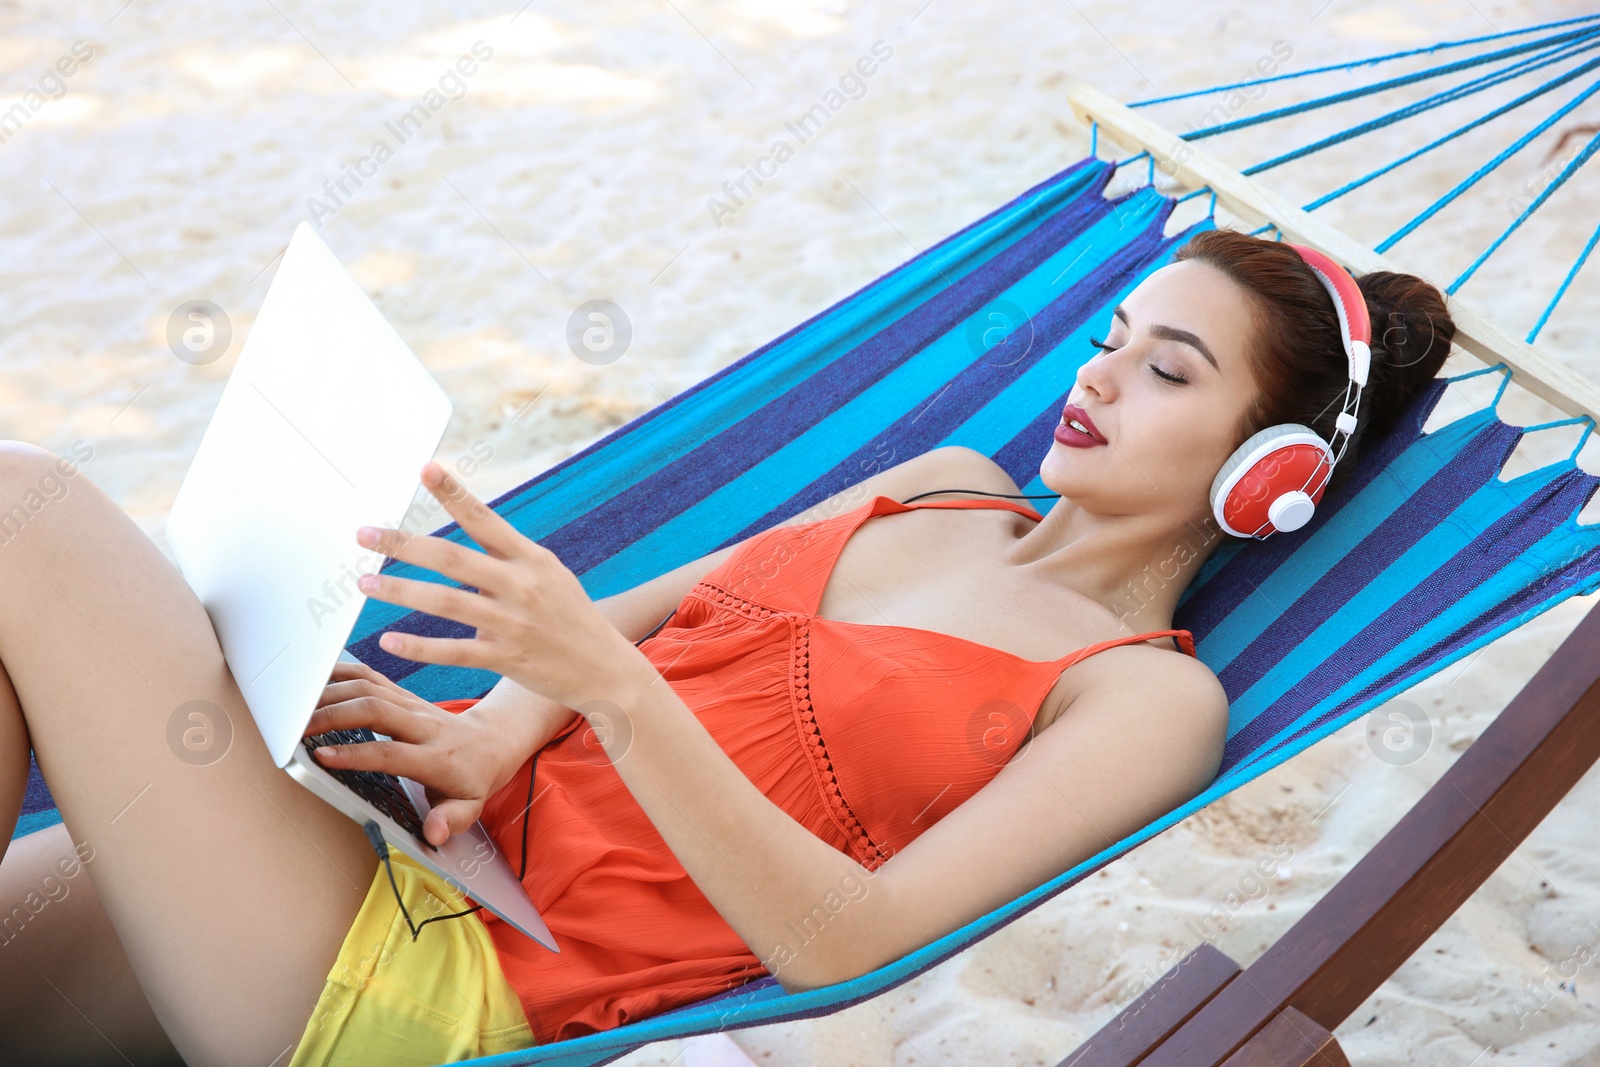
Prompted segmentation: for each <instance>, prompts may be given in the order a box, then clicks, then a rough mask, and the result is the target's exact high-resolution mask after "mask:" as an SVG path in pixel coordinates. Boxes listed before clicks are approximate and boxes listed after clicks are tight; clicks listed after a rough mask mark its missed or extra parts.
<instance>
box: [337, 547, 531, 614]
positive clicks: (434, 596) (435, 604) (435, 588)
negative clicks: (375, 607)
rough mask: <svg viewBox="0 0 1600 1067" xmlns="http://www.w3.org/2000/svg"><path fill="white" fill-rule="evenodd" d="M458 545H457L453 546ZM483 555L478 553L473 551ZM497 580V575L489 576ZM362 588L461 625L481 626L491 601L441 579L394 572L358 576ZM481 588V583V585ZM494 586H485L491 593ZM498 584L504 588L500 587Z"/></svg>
mask: <svg viewBox="0 0 1600 1067" xmlns="http://www.w3.org/2000/svg"><path fill="white" fill-rule="evenodd" d="M455 547H457V548H459V547H460V546H459V545H457V546H455ZM473 554H474V555H478V556H479V558H482V557H481V555H480V554H479V553H473ZM492 580H493V581H498V580H499V579H492ZM358 584H359V585H360V588H361V591H362V592H363V593H365V594H367V596H369V597H372V598H373V599H374V600H382V601H384V602H385V603H389V604H398V605H400V606H401V607H407V608H416V609H417V610H418V611H424V612H427V613H428V614H429V615H435V616H438V617H439V618H441V619H453V620H454V621H456V622H459V623H461V624H462V625H463V626H471V627H473V628H475V629H476V628H480V627H485V626H488V625H490V620H489V619H488V618H487V614H488V612H489V611H490V609H491V606H492V601H490V600H489V599H488V597H486V596H484V595H482V594H480V593H473V592H469V591H467V590H465V589H457V588H456V587H454V586H450V585H445V584H444V583H443V582H430V581H421V580H418V579H415V578H396V577H394V576H393V575H387V574H383V575H379V574H373V575H367V576H364V577H363V578H361V580H360V582H359V583H358ZM480 588H481V587H480ZM494 588H496V587H489V588H486V589H484V593H490V592H492V591H493V589H494ZM499 588H504V587H503V586H502V587H499Z"/></svg>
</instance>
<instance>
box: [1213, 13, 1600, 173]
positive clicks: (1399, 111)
mask: <svg viewBox="0 0 1600 1067" xmlns="http://www.w3.org/2000/svg"><path fill="white" fill-rule="evenodd" d="M1595 48H1600V29H1597V30H1595V31H1594V32H1593V33H1592V34H1589V35H1588V36H1587V37H1586V38H1585V39H1584V40H1582V41H1580V42H1579V43H1578V44H1575V45H1572V46H1571V47H1570V48H1567V49H1559V48H1558V49H1555V50H1554V51H1553V53H1552V54H1551V55H1547V56H1541V57H1537V58H1533V59H1524V60H1521V61H1520V62H1517V63H1513V64H1512V65H1511V66H1509V67H1508V68H1506V69H1505V70H1501V71H1491V72H1490V73H1488V74H1484V75H1480V76H1479V77H1477V78H1474V79H1472V80H1471V81H1467V82H1464V83H1462V84H1461V85H1458V86H1455V87H1454V88H1451V89H1445V90H1443V91H1442V92H1438V93H1435V94H1434V95H1432V96H1430V97H1426V98H1425V99H1422V100H1419V101H1417V102H1416V103H1414V104H1406V105H1404V106H1403V107H1398V108H1395V109H1394V110H1393V111H1389V112H1387V113H1385V114H1382V115H1379V116H1378V117H1377V118H1374V119H1369V120H1368V121H1366V122H1362V123H1358V124H1357V125H1355V126H1352V127H1350V128H1349V129H1347V130H1343V131H1341V132H1339V133H1335V134H1332V135H1330V136H1328V137H1324V138H1323V139H1322V140H1320V141H1315V142H1313V143H1311V144H1308V145H1306V146H1305V147H1303V148H1297V149H1294V150H1293V151H1290V152H1285V153H1284V154H1283V155H1281V156H1276V157H1274V158H1273V159H1269V160H1267V161H1266V162H1264V163H1257V164H1256V165H1255V166H1253V167H1250V168H1248V169H1247V170H1244V171H1242V172H1241V173H1243V174H1247V175H1248V174H1259V173H1261V172H1262V171H1264V170H1270V169H1271V168H1273V167H1276V166H1279V165H1281V164H1284V163H1287V162H1289V161H1290V160H1294V159H1299V158H1300V157H1302V156H1308V155H1311V154H1312V153H1313V152H1319V151H1321V150H1322V149H1324V148H1327V147H1328V146H1330V145H1335V144H1339V143H1340V142H1342V141H1348V140H1350V139H1351V138H1354V137H1359V136H1361V135H1362V134H1364V133H1370V132H1371V131H1373V130H1375V129H1378V128H1379V127H1382V126H1387V125H1389V124H1390V123H1394V122H1399V121H1400V120H1402V119H1408V118H1411V117H1412V116H1415V115H1420V114H1422V113H1423V112H1424V111H1431V110H1433V109H1434V108H1436V107H1441V106H1443V105H1445V104H1448V103H1451V102H1453V101H1455V100H1459V99H1461V98H1463V97H1466V96H1470V95H1471V94H1473V93H1476V92H1480V91H1481V90H1483V89H1487V88H1489V87H1490V86H1491V85H1498V84H1500V83H1501V82H1504V81H1509V80H1510V79H1512V78H1516V77H1520V76H1521V75H1523V74H1527V73H1529V72H1531V71H1534V70H1537V69H1538V68H1540V67H1543V66H1547V65H1549V64H1551V63H1558V62H1560V61H1561V60H1563V59H1569V58H1571V57H1572V56H1574V55H1577V54H1579V53H1580V52H1585V51H1591V50H1593V49H1595ZM1592 66H1594V64H1593V63H1591V64H1589V67H1592ZM1589 67H1583V68H1580V69H1577V70H1573V71H1570V72H1568V73H1567V74H1566V75H1564V76H1563V77H1560V78H1556V79H1554V80H1552V81H1548V82H1546V83H1545V84H1544V86H1543V87H1541V88H1540V89H1538V90H1535V91H1534V92H1533V93H1530V94H1528V95H1527V96H1523V97H1521V98H1520V99H1519V100H1518V102H1517V103H1521V102H1523V101H1526V100H1529V99H1532V97H1534V96H1537V95H1539V93H1541V92H1547V91H1549V89H1551V88H1554V87H1555V86H1557V85H1559V84H1561V83H1562V82H1563V81H1567V80H1570V79H1572V78H1575V77H1577V76H1578V74H1580V73H1582V72H1583V71H1584V70H1587V69H1589ZM1516 106H1517V104H1515V103H1514V104H1507V105H1506V106H1505V107H1503V108H1501V109H1500V110H1501V111H1507V110H1510V109H1511V108H1513V107H1516ZM1499 113H1500V112H1495V114H1499ZM1488 118H1489V116H1485V117H1484V118H1482V119H1479V120H1478V123H1482V122H1486V121H1488ZM1472 125H1477V123H1474V124H1472ZM1470 128H1471V126H1470V125H1469V126H1464V127H1462V128H1461V130H1458V131H1457V133H1461V132H1464V131H1465V130H1467V129H1470ZM1452 136H1454V135H1452ZM1447 139H1448V138H1445V140H1447ZM1439 143H1441V142H1440V141H1435V142H1434V144H1435V145H1437V144H1439ZM1430 147H1431V146H1430ZM1420 154H1421V152H1420V151H1419V152H1413V153H1412V154H1411V155H1410V156H1407V157H1406V159H1413V158H1415V157H1416V156H1417V155H1420ZM1394 165H1396V166H1397V165H1398V163H1397V164H1394Z"/></svg>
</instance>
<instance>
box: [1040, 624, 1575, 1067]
mask: <svg viewBox="0 0 1600 1067" xmlns="http://www.w3.org/2000/svg"><path fill="white" fill-rule="evenodd" d="M1597 759H1600V611H1595V610H1591V611H1590V612H1589V613H1588V614H1587V615H1585V616H1584V617H1583V620H1582V621H1581V622H1579V623H1578V626H1577V627H1576V629H1574V630H1573V631H1572V633H1571V634H1569V635H1568V637H1567V639H1566V640H1565V641H1564V642H1562V644H1561V647H1560V648H1558V649H1556V651H1555V653H1554V654H1552V655H1551V657H1550V659H1549V660H1548V661H1546V663H1545V664H1544V666H1543V667H1541V668H1540V669H1539V671H1538V673H1537V674H1535V675H1534V676H1533V677H1532V678H1531V679H1530V680H1529V681H1528V684H1527V685H1525V686H1523V688H1522V691H1521V692H1520V693H1518V694H1517V695H1516V697H1515V698H1514V699H1513V700H1512V701H1511V703H1510V704H1508V705H1507V706H1506V709H1505V710H1504V711H1502V712H1501V713H1500V715H1499V716H1498V717H1497V718H1496V719H1495V721H1494V722H1493V723H1492V724H1491V725H1490V726H1489V728H1488V729H1487V730H1485V731H1484V732H1483V735H1482V736H1481V737H1479V738H1478V740H1477V741H1476V742H1474V743H1473V744H1472V745H1471V746H1470V747H1469V748H1468V749H1467V750H1466V751H1465V752H1464V753H1462V754H1461V757H1460V758H1459V759H1457V760H1456V762H1455V763H1454V764H1453V765H1452V766H1451V767H1450V769H1449V770H1448V771H1446V772H1445V774H1444V776H1443V777H1441V778H1440V779H1439V781H1438V782H1437V783H1435V785H1434V786H1433V788H1432V789H1430V790H1428V792H1427V793H1426V794H1424V796H1423V797H1422V799H1420V800H1419V801H1417V803H1416V805H1415V806H1414V807H1412V809H1411V810H1410V811H1408V812H1407V813H1406V814H1405V816H1404V817H1403V818H1401V820H1400V821H1399V822H1398V823H1397V824H1396V825H1395V826H1394V828H1393V829H1392V830H1390V831H1389V832H1388V833H1387V834H1385V835H1384V837H1383V839H1382V840H1381V841H1379V842H1378V843H1377V844H1376V845H1374V846H1373V847H1372V849H1371V851H1369V852H1368V853H1367V854H1366V855H1365V856H1363V857H1362V859H1361V860H1360V862H1358V863H1357V864H1356V865H1355V867H1353V868H1352V869H1351V870H1350V873H1349V874H1347V875H1345V876H1344V877H1343V878H1342V879H1340V880H1339V882H1338V883H1337V884H1336V885H1334V887H1333V888H1332V889H1330V890H1329V891H1328V893H1327V894H1326V895H1325V896H1324V897H1323V898H1322V899H1321V900H1319V901H1318V902H1317V903H1316V904H1315V905H1314V906H1313V907H1312V908H1311V910H1310V911H1308V912H1306V914H1305V915H1304V916H1303V917H1302V918H1301V919H1300V921H1299V922H1297V923H1295V925H1294V926H1293V927H1291V928H1290V929H1289V930H1288V931H1287V932H1286V933H1285V934H1284V935H1283V937H1282V938H1280V939H1279V940H1278V941H1277V943H1275V944H1273V945H1272V946H1271V947H1270V948H1268V949H1267V951H1266V952H1264V953H1262V955H1261V957H1260V958H1259V959H1258V960H1256V961H1255V962H1254V963H1252V964H1251V965H1250V966H1249V967H1247V968H1245V970H1244V972H1243V973H1242V974H1240V975H1239V976H1238V977H1236V978H1234V979H1233V980H1232V981H1230V982H1228V983H1227V984H1226V985H1225V986H1223V987H1222V988H1221V989H1220V990H1218V991H1217V992H1216V993H1215V995H1213V996H1211V997H1209V998H1208V999H1206V1001H1205V1002H1204V1003H1203V1004H1202V1005H1200V1007H1199V1009H1198V1010H1196V1011H1193V1012H1192V1014H1186V1016H1185V1019H1184V1022H1183V1023H1182V1025H1180V1026H1179V1027H1178V1028H1177V1029H1176V1030H1174V1031H1172V1032H1171V1033H1170V1034H1169V1035H1167V1036H1165V1037H1164V1038H1163V1039H1162V1040H1161V1041H1160V1042H1159V1044H1157V1045H1155V1046H1154V1047H1152V1048H1150V1050H1149V1052H1148V1054H1147V1055H1144V1056H1143V1057H1142V1058H1138V1059H1132V1060H1129V1059H1122V1060H1109V1059H1108V1060H1104V1061H1101V1060H1095V1059H1092V1058H1089V1057H1086V1056H1085V1057H1080V1056H1078V1055H1077V1054H1076V1053H1074V1054H1073V1056H1070V1057H1068V1058H1067V1059H1066V1060H1063V1061H1062V1065H1063V1067H1065V1065H1068V1064H1070V1065H1072V1067H1091V1065H1094V1067H1099V1064H1101V1063H1102V1062H1104V1063H1107V1064H1109V1063H1113V1062H1115V1063H1118V1064H1119V1065H1120V1064H1133V1063H1137V1064H1138V1065H1139V1067H1216V1065H1218V1064H1223V1063H1227V1064H1229V1065H1230V1067H1233V1065H1234V1064H1235V1062H1236V1061H1234V1060H1232V1059H1229V1057H1230V1056H1233V1055H1234V1054H1235V1053H1237V1052H1239V1050H1240V1049H1241V1048H1244V1047H1247V1045H1248V1043H1250V1042H1251V1041H1252V1039H1254V1038H1256V1035H1257V1034H1258V1033H1261V1032H1263V1031H1264V1030H1266V1029H1267V1028H1268V1027H1269V1026H1270V1027H1272V1028H1273V1029H1274V1030H1275V1031H1277V1032H1279V1038H1281V1037H1282V1036H1283V1035H1282V1032H1283V1031H1285V1030H1286V1029H1287V1028H1288V1027H1289V1026H1290V1025H1291V1024H1286V1023H1278V1022H1276V1021H1275V1020H1277V1019H1279V1018H1282V1017H1285V1016H1287V1017H1288V1018H1289V1019H1290V1020H1295V1019H1298V1018H1300V1017H1301V1016H1303V1017H1304V1018H1305V1019H1309V1020H1311V1021H1312V1022H1313V1023H1315V1024H1316V1026H1317V1027H1320V1028H1322V1029H1324V1030H1327V1031H1330V1032H1331V1031H1332V1030H1334V1029H1335V1028H1336V1027H1338V1025H1339V1024H1340V1023H1341V1022H1343V1021H1344V1020H1345V1018H1346V1017H1347V1016H1348V1015H1349V1014H1350V1013H1351V1012H1352V1011H1354V1010H1355V1008H1356V1007H1357V1006H1358V1005H1359V1004H1361V1002H1362V1001H1364V1000H1366V999H1367V997H1369V996H1371V995H1372V993H1373V991H1374V990H1376V989H1377V988H1378V986H1380V985H1382V984H1383V982H1384V981H1385V980H1386V979H1387V978H1388V977H1389V976H1390V975H1391V974H1393V973H1394V972H1395V970H1396V969H1397V968H1398V967H1399V966H1400V965H1401V964H1402V963H1404V962H1405V961H1406V960H1407V959H1409V958H1410V956H1411V954H1412V953H1414V952H1415V951H1416V950H1417V949H1418V948H1419V947H1421V945H1422V943H1423V942H1424V941H1426V940H1427V939H1428V938H1429V937H1431V936H1432V935H1433V933H1434V931H1436V930H1437V929H1438V928H1439V927H1440V926H1442V925H1443V924H1444V922H1445V920H1446V919H1448V918H1449V917H1450V916H1451V915H1453V914H1454V913H1455V910H1456V909H1457V908H1458V907H1460V906H1461V904H1462V902H1463V901H1465V900H1466V899H1467V898H1468V897H1469V896H1471V895H1472V894H1473V892H1475V891H1476V890H1477V889H1478V887H1479V886H1481V885H1482V884H1483V883H1484V882H1485V881H1486V880H1487V879H1488V877H1489V875H1491V874H1493V873H1494V871H1495V870H1496V868H1498V867H1499V866H1500V864H1501V863H1503V862H1504V861H1505V860H1506V858H1507V857H1508V856H1510V855H1511V853H1512V850H1513V849H1515V848H1516V847H1517V845H1519V844H1520V843H1521V842H1522V841H1523V840H1524V839H1526V838H1527V836H1528V834H1529V833H1530V832H1531V831H1532V830H1533V828H1534V827H1535V826H1537V825H1539V823H1540V822H1541V821H1542V820H1543V819H1544V817H1545V816H1546V815H1547V814H1549V812H1550V811H1551V809H1553V808H1554V807H1555V806H1556V804H1557V803H1559V802H1560V800H1561V798H1562V797H1564V796H1566V795H1567V793H1568V792H1569V791H1570V790H1571V789H1572V787H1573V786H1574V785H1576V784H1577V782H1578V780H1579V779H1580V778H1582V777H1583V775H1584V774H1585V773H1586V772H1587V771H1588V770H1589V768H1590V767H1592V766H1593V765H1594V763H1595V762H1596V760H1597ZM1183 1006H1184V1005H1183V1004H1182V1003H1178V1004H1175V1005H1173V1006H1172V1008H1171V1010H1172V1011H1174V1012H1176V1011H1181V1010H1182V1008H1183ZM1143 1010H1145V1011H1155V1012H1156V1013H1157V1014H1158V1015H1159V1014H1160V1012H1161V1011H1162V1010H1163V1009H1159V1008H1154V1007H1153V1006H1152V1005H1148V1004H1147V1005H1146V1006H1145V1008H1144V1009H1143ZM1291 1012H1297V1013H1300V1014H1299V1015H1291V1014H1289V1013H1291ZM1261 1040H1262V1041H1263V1042H1270V1041H1272V1040H1277V1039H1269V1038H1265V1037H1264V1038H1262V1039H1261ZM1099 1041H1101V1035H1100V1034H1096V1035H1095V1037H1094V1038H1092V1039H1091V1041H1090V1042H1089V1044H1088V1045H1086V1046H1085V1048H1089V1047H1090V1046H1094V1045H1095V1043H1096V1042H1099ZM1272 1047H1277V1046H1276V1045H1274V1046H1272ZM1319 1054H1326V1055H1332V1053H1330V1052H1328V1051H1327V1049H1326V1048H1322V1047H1319ZM1237 1062H1238V1063H1240V1064H1243V1063H1251V1064H1254V1063H1256V1062H1257V1061H1255V1060H1250V1059H1245V1060H1240V1061H1237ZM1261 1062H1266V1061H1261ZM1273 1062H1276V1061H1273ZM1284 1062H1285V1063H1287V1062H1294V1063H1300V1062H1308V1063H1318V1062H1322V1061H1320V1060H1317V1059H1311V1060H1307V1061H1301V1060H1293V1061H1284ZM1329 1062H1332V1063H1337V1062H1338V1061H1337V1060H1333V1061H1329Z"/></svg>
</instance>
